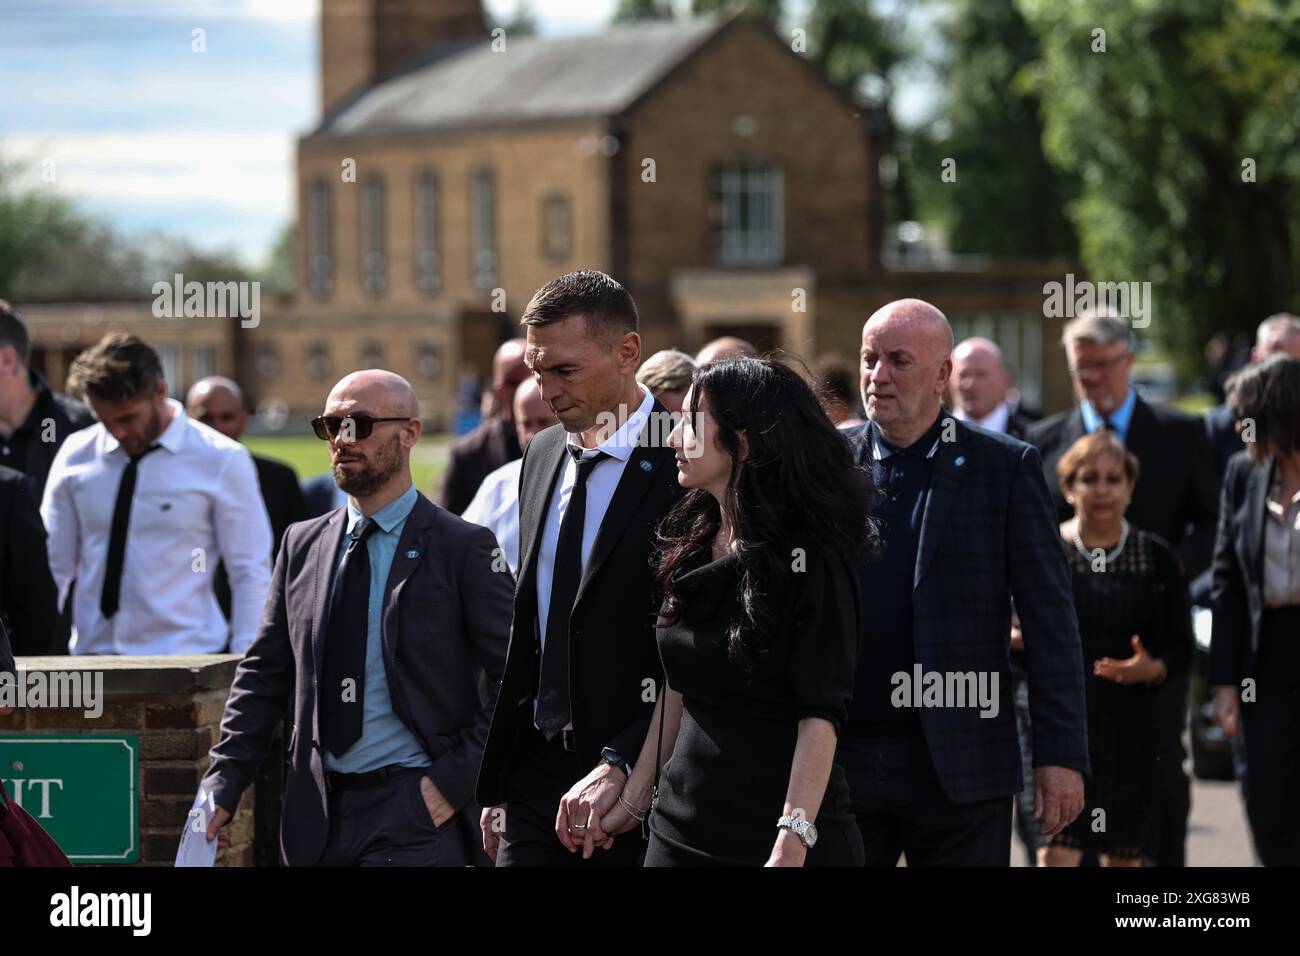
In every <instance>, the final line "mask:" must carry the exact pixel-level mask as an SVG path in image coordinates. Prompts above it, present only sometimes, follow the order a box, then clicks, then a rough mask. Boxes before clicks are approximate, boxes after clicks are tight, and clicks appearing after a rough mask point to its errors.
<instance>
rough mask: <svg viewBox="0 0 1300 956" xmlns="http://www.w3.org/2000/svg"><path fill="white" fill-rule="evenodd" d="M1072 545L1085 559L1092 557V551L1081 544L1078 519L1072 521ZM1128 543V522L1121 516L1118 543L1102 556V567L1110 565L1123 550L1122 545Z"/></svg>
mask: <svg viewBox="0 0 1300 956" xmlns="http://www.w3.org/2000/svg"><path fill="white" fill-rule="evenodd" d="M1072 536H1073V538H1074V546H1075V548H1077V549H1078V551H1079V553H1080V554H1081V555H1083V557H1084V559H1085V560H1087V561H1092V560H1093V559H1094V554H1093V551H1089V550H1088V549H1087V548H1085V547H1084V546H1083V538H1081V537H1079V520H1078V519H1077V518H1076V519H1075V521H1074V530H1073V535H1072ZM1126 544H1128V522H1127V521H1125V520H1124V519H1123V518H1120V519H1119V544H1117V545H1115V550H1114V551H1110V552H1108V553H1107V554H1105V555H1104V556H1103V557H1102V567H1106V566H1108V565H1110V564H1111V563H1112V562H1113V561H1114V560H1115V559H1116V558H1118V557H1119V556H1120V554H1122V553H1123V551H1124V545H1126Z"/></svg>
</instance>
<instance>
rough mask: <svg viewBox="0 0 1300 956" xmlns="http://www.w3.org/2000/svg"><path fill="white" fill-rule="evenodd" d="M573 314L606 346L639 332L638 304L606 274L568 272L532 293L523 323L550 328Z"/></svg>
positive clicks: (589, 333) (587, 271) (592, 271)
mask: <svg viewBox="0 0 1300 956" xmlns="http://www.w3.org/2000/svg"><path fill="white" fill-rule="evenodd" d="M572 315H581V316H583V317H584V318H585V320H586V326H587V334H588V335H590V336H591V337H592V338H594V339H598V340H599V341H601V342H602V343H604V344H606V345H613V343H614V342H615V341H616V340H617V339H618V338H619V337H620V336H622V335H625V334H626V333H628V332H635V331H637V328H638V324H639V320H638V318H637V314H636V303H635V302H634V301H632V296H631V295H630V294H629V293H628V291H627V289H625V288H623V287H622V286H621V285H619V284H618V283H617V282H615V281H614V280H613V279H612V278H610V277H609V276H607V275H605V273H603V272H596V271H595V270H591V269H587V270H583V271H581V272H567V273H565V274H564V275H562V276H559V277H558V278H555V279H552V280H551V281H550V282H548V283H546V285H544V286H542V287H541V288H540V289H538V290H537V292H535V293H534V294H533V298H532V300H531V301H530V302H529V303H528V306H527V308H525V309H524V316H523V318H522V319H521V320H520V321H521V323H522V324H523V325H525V326H539V325H550V324H551V323H553V322H562V321H563V320H565V319H567V318H569V317H570V316H572Z"/></svg>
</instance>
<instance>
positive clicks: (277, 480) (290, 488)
mask: <svg viewBox="0 0 1300 956" xmlns="http://www.w3.org/2000/svg"><path fill="white" fill-rule="evenodd" d="M185 411H186V412H187V413H189V416H190V418H193V419H195V420H196V421H200V422H202V423H203V424H204V425H207V426H208V427H209V428H215V429H216V430H217V431H219V432H221V434H223V435H225V436H226V437H227V438H229V439H231V440H232V441H239V440H240V439H241V438H242V437H243V435H244V430H245V429H246V428H247V427H248V420H249V414H248V408H247V407H246V406H245V405H244V393H243V391H242V390H241V389H240V388H239V386H238V385H237V384H236V383H235V382H233V381H231V380H230V379H228V378H226V377H225V376H222V375H209V376H208V377H207V378H203V379H199V381H197V382H195V383H194V384H193V385H192V386H190V390H189V392H188V393H187V394H186V396H185ZM252 457H253V465H254V466H255V467H256V468H257V484H258V487H259V488H260V489H261V491H262V502H263V504H265V505H266V514H267V516H268V517H269V518H270V519H271V561H272V563H274V562H275V556H276V554H278V553H279V550H280V541H281V540H282V539H283V538H284V531H285V529H286V528H288V527H289V525H291V524H293V523H294V522H295V521H304V520H306V518H307V505H306V503H305V502H304V501H303V495H302V488H300V487H299V485H298V476H297V475H296V474H294V471H293V469H292V468H290V467H289V466H288V465H286V464H283V463H281V462H278V461H273V460H271V459H270V458H262V457H261V456H260V455H253V456H252ZM213 587H214V589H215V590H216V592H217V601H218V602H219V603H220V604H221V610H222V612H224V613H225V615H226V617H230V581H229V580H228V579H227V578H226V569H225V568H224V567H220V568H218V569H217V578H216V582H215V584H214V585H213Z"/></svg>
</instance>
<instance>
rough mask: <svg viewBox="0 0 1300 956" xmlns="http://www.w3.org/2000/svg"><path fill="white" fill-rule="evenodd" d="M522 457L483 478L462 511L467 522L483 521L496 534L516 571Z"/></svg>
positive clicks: (517, 566) (482, 523)
mask: <svg viewBox="0 0 1300 956" xmlns="http://www.w3.org/2000/svg"><path fill="white" fill-rule="evenodd" d="M523 464H524V461H523V459H522V458H516V459H515V460H514V461H508V462H506V463H505V464H504V465H502V466H501V467H500V468H498V469H497V470H496V471H494V472H492V473H491V474H490V475H488V476H487V477H486V478H484V479H483V484H481V485H479V486H478V491H477V493H475V495H474V500H473V501H471V502H470V503H469V507H468V508H466V509H465V513H464V514H462V515H461V517H462V518H464V519H465V520H466V521H468V522H469V523H470V524H477V525H482V526H483V527H484V528H487V529H488V530H489V531H491V532H492V533H493V534H494V535H496V538H497V545H498V546H499V547H500V548H501V553H502V554H503V555H504V556H505V559H506V563H507V564H508V565H510V573H511V574H514V575H516V576H517V575H518V574H519V471H520V469H521V468H522V467H523Z"/></svg>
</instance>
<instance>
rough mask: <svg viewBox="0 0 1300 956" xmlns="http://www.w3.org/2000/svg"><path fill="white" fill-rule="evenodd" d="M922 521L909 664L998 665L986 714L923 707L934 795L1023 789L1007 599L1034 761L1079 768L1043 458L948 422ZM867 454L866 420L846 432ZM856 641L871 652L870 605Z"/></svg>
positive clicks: (1077, 685)
mask: <svg viewBox="0 0 1300 956" xmlns="http://www.w3.org/2000/svg"><path fill="white" fill-rule="evenodd" d="M951 421H953V422H954V423H955V424H954V430H953V432H952V435H953V438H954V440H953V441H948V442H945V441H941V442H940V443H939V448H938V451H936V452H935V457H934V471H933V474H932V477H931V480H930V490H929V493H928V495H927V497H926V502H925V515H924V517H923V518H922V519H921V540H920V543H919V546H918V548H917V555H916V571H915V573H914V575H913V591H912V608H913V611H912V616H913V627H914V631H913V634H914V640H915V648H916V661H917V663H919V664H920V665H921V666H922V667H923V668H924V670H926V671H939V672H943V673H946V672H959V671H960V672H966V671H975V672H980V671H985V672H989V673H996V674H997V675H998V713H997V716H996V717H981V716H980V713H979V710H978V709H976V708H972V707H926V708H923V709H922V710H921V726H922V728H923V730H924V732H925V739H926V743H927V744H928V745H929V750H930V757H931V759H932V760H933V761H934V766H935V770H936V771H937V772H938V775H939V780H940V781H941V783H942V784H943V789H944V792H945V793H947V795H948V797H949V798H950V799H951V800H953V801H954V802H957V803H969V802H973V801H977V800H990V799H993V798H995V797H1005V796H1009V795H1011V794H1013V793H1015V792H1017V791H1018V790H1020V789H1021V785H1022V782H1023V779H1024V778H1023V777H1022V776H1021V772H1020V744H1019V741H1018V738H1017V736H1016V715H1015V707H1014V705H1013V702H1012V696H1011V664H1010V647H1011V601H1012V598H1014V599H1015V604H1016V610H1017V612H1018V613H1019V615H1020V624H1021V628H1022V630H1023V632H1024V635H1025V664H1026V668H1027V670H1028V672H1029V709H1030V714H1031V720H1030V725H1031V727H1032V728H1033V754H1034V766H1036V767H1041V766H1052V767H1070V768H1071V769H1074V770H1078V771H1079V772H1080V773H1083V774H1087V773H1088V771H1089V765H1088V722H1087V716H1086V705H1085V702H1084V692H1083V648H1082V644H1081V642H1080V640H1079V625H1078V618H1077V617H1076V616H1075V611H1074V589H1073V586H1072V585H1071V583H1070V572H1069V566H1068V565H1067V564H1066V561H1065V551H1064V549H1063V547H1062V545H1061V537H1060V533H1059V531H1058V529H1057V523H1056V517H1055V515H1054V514H1053V510H1052V503H1051V499H1050V498H1049V497H1048V494H1047V487H1046V485H1045V484H1044V483H1043V465H1042V462H1041V461H1040V460H1039V457H1038V452H1037V451H1036V450H1035V449H1034V448H1033V447H1032V446H1030V445H1027V444H1025V443H1024V442H1022V441H1017V440H1016V439H1014V438H1010V437H1008V436H1006V435H1000V434H998V433H996V432H991V431H988V430H986V429H983V428H979V427H976V426H973V425H968V424H966V423H964V422H959V421H957V420H956V419H951ZM846 436H847V437H848V439H849V443H850V444H851V445H852V447H853V452H854V459H855V460H856V461H857V463H858V464H859V465H861V466H863V467H867V466H869V465H870V462H871V446H870V441H869V440H868V438H867V427H866V426H861V427H859V428H857V429H855V430H853V431H850V432H846ZM866 615H867V617H866V622H867V623H866V626H865V628H864V640H863V644H862V649H863V653H864V654H870V653H871V626H870V621H871V608H870V607H868V608H867V609H866Z"/></svg>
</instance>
